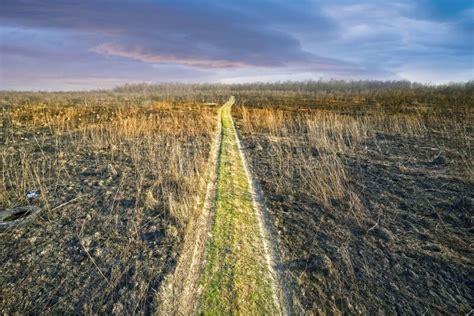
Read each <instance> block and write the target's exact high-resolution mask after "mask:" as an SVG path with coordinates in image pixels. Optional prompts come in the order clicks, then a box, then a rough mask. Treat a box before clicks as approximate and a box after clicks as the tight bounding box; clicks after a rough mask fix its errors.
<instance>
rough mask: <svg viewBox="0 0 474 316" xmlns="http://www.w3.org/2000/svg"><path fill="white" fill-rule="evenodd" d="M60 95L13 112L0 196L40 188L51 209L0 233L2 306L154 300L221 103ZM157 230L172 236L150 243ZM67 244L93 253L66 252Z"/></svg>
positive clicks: (125, 309)
mask: <svg viewBox="0 0 474 316" xmlns="http://www.w3.org/2000/svg"><path fill="white" fill-rule="evenodd" d="M64 102H65V103H64V104H56V103H47V102H46V101H45V103H24V104H22V105H16V106H12V107H10V108H8V111H7V112H6V115H5V120H4V122H3V125H4V126H5V127H6V131H5V134H4V140H3V143H2V145H1V147H0V148H1V152H0V153H1V159H2V160H1V170H0V173H1V175H0V177H1V178H0V207H2V208H10V207H16V206H21V205H25V204H27V203H28V202H27V201H26V197H25V191H26V190H28V189H32V188H34V189H38V190H40V192H41V197H40V201H39V202H38V203H39V204H40V205H41V206H42V207H43V209H44V211H43V213H42V216H41V219H40V220H38V221H37V222H36V223H35V224H34V225H32V227H22V228H17V229H13V230H8V231H4V232H2V233H1V235H2V236H1V243H2V249H3V250H2V252H3V255H2V262H3V263H4V271H3V272H2V274H3V279H2V284H3V286H2V287H3V289H2V290H1V295H0V296H2V298H3V299H2V303H1V305H2V308H3V309H4V311H10V312H13V311H22V312H27V311H29V312H34V311H40V310H41V311H43V312H44V311H46V312H47V311H50V312H52V311H57V312H58V311H63V312H78V311H83V312H87V311H94V312H112V311H114V312H117V313H133V312H135V311H137V310H142V311H143V310H153V308H154V307H153V305H152V304H156V302H154V303H153V300H154V293H155V292H154V291H156V290H157V286H158V285H159V282H158V280H159V278H160V277H161V276H162V275H163V274H165V273H167V272H168V271H169V270H172V269H173V266H172V264H173V260H174V259H173V258H174V257H175V256H176V252H178V251H179V250H180V249H179V247H180V235H181V232H182V231H183V230H184V229H185V226H186V225H187V223H188V219H189V218H191V216H190V212H195V211H196V210H195V208H194V205H195V204H196V200H197V199H198V198H199V197H198V196H197V195H198V194H199V193H201V192H199V188H198V185H197V183H198V182H199V178H200V175H201V174H202V173H203V172H205V169H206V168H207V161H208V156H209V149H210V142H211V137H212V134H213V132H214V131H213V129H214V125H215V121H214V116H215V109H213V108H212V107H203V106H202V105H200V104H195V103H184V102H181V103H180V102H173V103H171V102H156V103H152V102H150V103H145V104H128V103H125V104H120V103H118V104H108V103H105V104H102V103H101V102H100V101H98V102H97V103H93V104H80V105H71V104H69V103H67V102H68V101H67V100H65V101H64ZM76 198H78V199H77V200H75V199H76ZM71 200H72V201H73V202H71V203H70V204H67V205H65V206H62V207H60V208H59V209H57V208H55V207H56V206H58V205H61V204H63V203H65V202H66V203H67V202H68V201H71ZM147 234H148V235H147ZM25 235H26V236H29V237H28V238H25ZM146 236H151V237H146ZM160 236H164V237H160ZM30 237H31V238H30ZM147 238H152V239H151V241H149V240H147ZM30 239H31V240H33V241H32V242H30V241H29V240H30ZM155 240H156V242H165V244H159V245H156V246H154V244H153V245H152V244H150V242H155ZM160 240H162V241H160ZM76 241H77V242H78V244H77V246H78V247H79V248H78V249H77V250H72V249H75V248H74V247H76V246H72V245H74V244H75V243H76ZM71 247H72V248H71ZM15 249H16V250H15ZM38 251H39V252H42V253H44V256H38V253H37V252H38ZM71 251H78V252H79V253H82V254H84V256H85V257H84V258H85V259H86V260H83V259H81V260H78V259H77V258H76V259H74V260H70V259H68V256H70V252H71ZM18 253H21V256H19V257H18V256H16V255H15V254H18ZM81 258H82V257H81ZM139 258H140V259H139ZM51 260H53V261H51ZM20 262H22V263H21V265H22V268H21V269H20V270H19V271H16V270H15V268H14V267H15V266H16V265H18V264H20ZM51 269H53V270H55V271H58V273H57V274H56V275H50V274H48V271H50V270H51ZM17 273H27V274H28V275H29V277H28V278H26V279H25V278H23V279H22V278H20V277H18V276H16V274H17ZM59 276H61V277H60V278H59ZM91 277H92V278H95V280H93V279H91ZM76 282H81V286H79V287H78V286H74V285H73V284H75V283H76ZM124 282H125V283H124ZM130 284H133V286H131V285H130ZM124 286H125V287H126V289H125V290H122V292H124V291H125V292H124V293H125V294H120V295H122V296H123V297H122V298H119V296H120V295H119V294H118V293H119V290H121V288H122V287H124ZM42 287H44V288H45V289H48V288H50V287H51V289H52V290H44V291H43V290H40V289H41V288H42ZM122 292H121V293H122ZM60 293H62V294H60Z"/></svg>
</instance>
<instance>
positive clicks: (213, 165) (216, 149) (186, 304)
mask: <svg viewBox="0 0 474 316" xmlns="http://www.w3.org/2000/svg"><path fill="white" fill-rule="evenodd" d="M221 112H222V106H221V107H220V108H219V110H218V113H217V115H216V120H217V126H216V130H217V131H216V133H215V135H214V139H213V141H212V145H211V151H210V152H211V155H210V159H209V169H208V174H207V175H206V176H205V177H203V178H204V179H205V181H206V182H207V187H206V195H205V199H204V202H203V203H202V206H197V207H196V208H197V209H198V210H199V209H200V210H201V212H200V213H198V214H197V215H196V217H197V218H195V219H194V220H192V221H190V224H189V225H188V227H187V228H186V232H185V235H184V243H183V250H182V253H181V255H180V256H179V258H178V262H177V265H176V269H175V270H174V272H172V273H170V274H169V275H167V276H166V277H165V280H164V281H163V286H162V287H161V288H160V290H159V293H158V297H159V299H158V301H159V304H158V308H157V310H156V312H155V314H158V315H192V314H195V313H196V311H197V308H198V301H199V300H198V296H199V293H198V292H199V280H200V276H201V271H202V265H203V263H204V260H205V256H206V248H207V247H206V246H207V239H208V234H209V229H210V223H211V219H212V210H213V209H214V204H215V195H216V191H217V187H216V186H217V178H218V168H219V159H220V157H219V155H220V149H221V146H222V114H221Z"/></svg>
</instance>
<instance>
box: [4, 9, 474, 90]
mask: <svg viewBox="0 0 474 316" xmlns="http://www.w3.org/2000/svg"><path fill="white" fill-rule="evenodd" d="M0 19H1V22H0V32H1V33H0V37H1V42H0V45H1V48H0V52H1V57H0V58H1V59H0V62H1V65H0V66H1V68H2V69H1V70H2V73H0V75H1V76H2V78H0V79H2V80H1V81H2V85H4V86H5V85H7V86H8V87H13V86H15V84H18V82H21V81H22V80H21V79H20V78H22V77H25V78H26V77H28V79H29V80H30V82H34V81H35V80H37V81H39V80H40V78H41V77H42V76H43V77H50V78H53V79H54V82H60V80H61V78H62V77H67V78H68V79H67V80H68V81H67V82H69V85H70V86H71V87H72V86H73V85H74V83H76V84H79V83H80V82H85V81H86V79H84V78H96V79H94V80H98V79H97V78H103V79H104V82H107V83H109V84H111V82H113V81H114V80H119V81H123V80H125V81H126V80H127V78H128V79H130V81H134V80H139V78H143V81H170V80H184V79H186V78H188V79H189V80H193V81H213V80H217V81H220V80H223V81H232V80H233V79H232V78H242V80H246V79H245V78H267V77H268V78H272V76H273V75H274V76H275V78H276V77H278V78H280V79H281V78H283V77H284V76H287V77H288V78H305V76H307V77H308V78H319V77H325V78H351V79H357V78H379V79H413V80H418V78H422V79H424V78H426V76H420V77H417V76H416V75H413V76H412V74H420V73H428V72H427V69H429V70H430V71H429V73H432V74H436V73H438V74H440V75H443V74H444V73H446V69H448V68H449V66H450V65H451V66H452V68H453V72H452V76H459V74H463V75H462V76H460V77H459V78H462V79H465V77H466V76H468V74H467V71H466V69H469V65H471V69H472V55H473V49H474V48H473V41H472V37H473V21H474V9H473V4H472V3H471V2H470V1H464V0H451V1H448V0H418V1H411V0H395V1H390V2H381V1H378V0H365V1H357V0H332V1H330V0H292V1H287V0H220V1H218V0H206V1H203V0H200V1H197V0H187V1H184V0H175V1H171V0H134V1H131V0H130V1H126V0H81V1H79V0H41V1H34V0H3V1H2V3H1V5H0ZM441 63H443V67H441V66H440V64H441ZM25 65H28V66H29V69H30V71H29V72H28V69H27V68H26V66H25ZM156 65H161V66H156ZM410 67H412V68H413V69H412V70H413V71H410V72H407V71H406V69H411V68H410ZM421 68H423V69H421ZM400 69H402V70H403V71H402V70H400ZM408 73H409V74H410V75H409V76H412V77H407V76H408V75H407V74H408ZM12 78H18V79H17V81H15V82H13V79H12ZM113 78H116V79H113ZM280 79H279V80H280ZM15 80H16V79H15ZM48 80H49V79H48ZM51 80H52V79H51ZM94 80H91V82H93V81H94ZM447 80H453V78H452V77H451V78H448V79H447ZM24 81H25V82H26V80H24ZM41 82H42V84H44V82H45V81H44V80H41ZM94 82H95V81H94ZM0 88H2V87H0Z"/></svg>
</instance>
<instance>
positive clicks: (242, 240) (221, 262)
mask: <svg viewBox="0 0 474 316" xmlns="http://www.w3.org/2000/svg"><path fill="white" fill-rule="evenodd" d="M234 102H235V99H234V97H230V98H229V101H227V102H226V103H225V104H224V105H223V106H222V107H221V108H220V109H219V113H218V124H217V132H216V137H215V139H214V142H213V145H212V150H211V158H210V168H209V172H208V174H207V175H206V176H205V177H203V178H202V180H203V181H204V184H205V185H206V187H207V190H206V198H205V199H204V201H201V202H199V203H197V204H196V212H194V213H192V215H191V218H190V222H189V225H188V226H187V228H186V231H185V234H184V246H183V251H182V253H181V255H180V258H179V259H178V262H177V266H176V269H175V271H174V273H172V274H171V275H169V276H167V278H166V279H165V280H164V285H163V286H162V288H161V291H160V292H159V293H158V294H157V295H158V300H159V301H160V304H159V307H158V311H157V312H158V314H162V315H191V314H196V312H199V314H201V313H203V314H207V315H208V314H211V315H217V314H218V315H221V314H225V315H228V314H237V315H256V314H265V315H267V314H268V315H281V314H286V313H287V310H286V306H287V304H286V303H285V302H287V300H286V299H285V298H284V297H285V296H284V295H283V291H282V290H281V288H282V287H281V286H279V285H280V284H281V283H279V281H280V279H279V278H278V275H277V274H276V273H275V271H274V267H275V266H276V264H275V261H276V260H274V252H273V249H274V248H273V242H272V240H273V238H272V237H271V236H270V235H271V234H270V232H269V229H266V227H267V226H268V225H266V224H265V223H267V220H266V216H265V214H264V211H263V207H264V206H263V203H262V195H261V193H256V190H255V186H254V181H253V180H252V177H251V174H250V172H249V169H248V166H247V163H246V160H245V156H244V154H243V153H242V148H241V146H240V141H239V138H238V134H237V131H236V129H235V127H234V122H233V120H232V115H231V108H232V105H233V104H234Z"/></svg>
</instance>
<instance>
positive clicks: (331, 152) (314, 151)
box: [236, 107, 472, 206]
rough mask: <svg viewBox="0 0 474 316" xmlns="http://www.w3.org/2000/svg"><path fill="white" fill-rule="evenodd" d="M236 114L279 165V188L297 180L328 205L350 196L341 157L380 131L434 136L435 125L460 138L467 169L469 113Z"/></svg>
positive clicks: (362, 148)
mask: <svg viewBox="0 0 474 316" xmlns="http://www.w3.org/2000/svg"><path fill="white" fill-rule="evenodd" d="M236 114H237V115H238V116H239V117H241V120H240V122H241V128H242V131H243V132H244V133H246V134H249V135H254V136H257V137H263V139H265V140H266V141H267V142H268V143H269V144H270V146H269V148H270V153H269V154H271V155H272V163H274V164H275V165H277V166H278V168H275V169H276V170H278V172H277V173H274V174H272V176H273V179H274V181H275V182H276V183H278V184H279V186H281V192H291V191H292V190H291V188H288V187H286V188H285V187H284V186H285V185H289V184H291V183H300V184H301V185H303V186H304V189H303V190H304V191H306V192H308V193H309V194H310V195H311V196H312V197H313V198H314V199H316V200H317V201H318V202H320V203H322V204H324V205H325V206H329V205H330V204H331V203H330V202H331V199H337V200H342V199H347V198H350V197H351V196H353V194H351V189H350V179H349V178H348V175H347V172H346V170H345V167H344V164H343V163H342V161H341V159H342V157H343V156H348V155H349V156H355V155H363V154H364V153H366V151H367V147H366V145H365V144H366V143H367V142H368V141H374V140H376V137H377V134H379V133H383V134H392V135H404V136H405V137H436V135H433V127H434V126H436V129H438V130H439V134H440V135H441V136H444V137H449V138H452V139H453V140H458V141H460V142H462V146H464V148H465V150H466V152H465V153H461V155H462V156H463V157H464V159H462V161H463V165H464V168H465V170H466V171H467V172H468V173H469V172H470V171H472V161H471V160H470V159H469V158H468V157H469V151H470V144H469V142H470V138H469V137H468V136H467V129H468V126H469V113H466V115H467V116H466V118H465V120H461V121H460V120H459V118H458V117H454V118H453V117H445V116H442V115H440V113H434V112H432V111H430V110H429V109H426V108H421V109H417V110H416V111H413V112H409V113H393V114H391V115H389V114H388V113H386V112H385V111H384V109H382V108H380V107H378V108H375V109H371V110H369V111H364V113H363V114H364V115H354V113H352V114H351V113H350V112H347V111H346V113H344V111H342V113H341V112H338V111H331V110H327V109H312V110H309V111H308V109H303V110H301V109H290V110H288V109H279V108H278V107H263V108H258V107H240V108H237V111H236ZM441 147H443V146H441ZM440 150H442V149H440ZM272 170H273V169H272ZM471 174H472V172H471ZM288 179H290V181H288Z"/></svg>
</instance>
